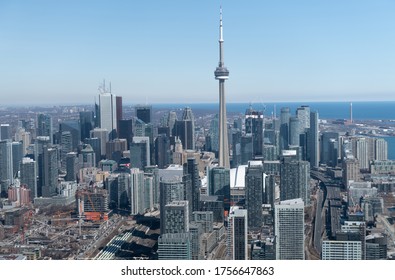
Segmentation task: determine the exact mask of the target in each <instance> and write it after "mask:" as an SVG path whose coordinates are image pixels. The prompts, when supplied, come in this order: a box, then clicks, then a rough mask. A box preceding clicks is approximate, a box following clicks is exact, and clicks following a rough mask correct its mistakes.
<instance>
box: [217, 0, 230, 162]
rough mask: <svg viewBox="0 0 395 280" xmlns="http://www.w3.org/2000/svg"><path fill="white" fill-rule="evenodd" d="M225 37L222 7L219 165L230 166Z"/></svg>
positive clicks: (218, 76) (219, 68)
mask: <svg viewBox="0 0 395 280" xmlns="http://www.w3.org/2000/svg"><path fill="white" fill-rule="evenodd" d="M223 43H224V39H223V37H222V8H221V9H220V20H219V63H218V67H217V68H216V69H215V72H214V74H215V79H217V80H219V145H218V146H219V155H218V160H219V166H221V167H226V168H229V167H230V165H229V148H228V128H227V125H226V105H225V80H227V79H228V77H229V71H228V69H227V68H226V67H225V65H224V52H223Z"/></svg>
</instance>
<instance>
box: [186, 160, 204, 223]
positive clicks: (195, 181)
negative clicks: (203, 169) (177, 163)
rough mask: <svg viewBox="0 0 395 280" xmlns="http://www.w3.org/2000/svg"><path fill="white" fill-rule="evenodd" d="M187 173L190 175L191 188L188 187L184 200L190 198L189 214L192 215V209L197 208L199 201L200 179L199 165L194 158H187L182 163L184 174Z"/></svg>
mask: <svg viewBox="0 0 395 280" xmlns="http://www.w3.org/2000/svg"><path fill="white" fill-rule="evenodd" d="M186 174H189V175H190V176H191V177H190V178H191V189H190V197H189V195H186V197H185V200H188V199H190V201H189V203H190V209H191V212H190V214H191V215H192V212H193V211H198V210H199V201H200V186H201V180H200V176H199V167H198V163H197V162H196V159H195V158H188V159H187V162H186V163H184V175H186ZM185 192H186V193H187V192H189V190H187V189H186V190H185Z"/></svg>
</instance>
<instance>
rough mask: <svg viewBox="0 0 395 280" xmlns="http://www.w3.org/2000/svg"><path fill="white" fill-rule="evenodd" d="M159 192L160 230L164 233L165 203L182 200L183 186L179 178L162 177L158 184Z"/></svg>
mask: <svg viewBox="0 0 395 280" xmlns="http://www.w3.org/2000/svg"><path fill="white" fill-rule="evenodd" d="M159 192H160V202H159V207H160V209H159V210H160V221H161V223H160V232H161V234H164V233H165V223H164V221H165V205H167V204H169V203H171V202H173V201H176V200H184V196H185V195H184V193H185V187H184V184H183V182H182V179H181V178H178V179H177V178H173V179H162V180H161V182H160V185H159Z"/></svg>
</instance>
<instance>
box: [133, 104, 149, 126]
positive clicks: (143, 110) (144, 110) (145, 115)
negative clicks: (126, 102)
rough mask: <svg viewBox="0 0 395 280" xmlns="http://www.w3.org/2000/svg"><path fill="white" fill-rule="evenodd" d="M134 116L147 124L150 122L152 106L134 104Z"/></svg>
mask: <svg viewBox="0 0 395 280" xmlns="http://www.w3.org/2000/svg"><path fill="white" fill-rule="evenodd" d="M134 110H135V112H136V118H138V119H140V120H142V121H143V122H144V123H146V124H148V123H151V122H152V106H150V105H136V106H135V107H134Z"/></svg>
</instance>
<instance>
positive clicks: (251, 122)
mask: <svg viewBox="0 0 395 280" xmlns="http://www.w3.org/2000/svg"><path fill="white" fill-rule="evenodd" d="M245 133H246V134H251V135H252V139H253V145H252V147H253V156H254V157H255V156H262V147H263V112H261V111H256V110H253V109H252V107H250V108H249V109H247V110H246V113H245Z"/></svg>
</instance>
